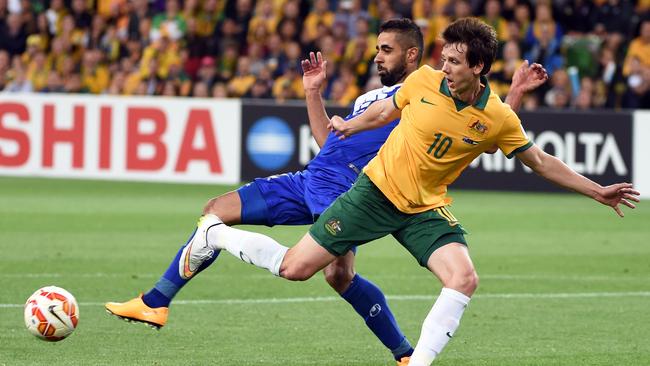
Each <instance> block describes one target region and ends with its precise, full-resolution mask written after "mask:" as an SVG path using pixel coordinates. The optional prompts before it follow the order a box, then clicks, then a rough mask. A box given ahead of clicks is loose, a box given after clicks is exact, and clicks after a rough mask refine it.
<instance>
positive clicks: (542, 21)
mask: <svg viewBox="0 0 650 366" xmlns="http://www.w3.org/2000/svg"><path fill="white" fill-rule="evenodd" d="M561 36H562V30H561V28H560V26H559V25H558V24H557V23H555V21H554V20H553V18H552V17H551V9H550V7H549V6H547V5H544V4H538V5H537V13H536V17H535V21H534V22H533V23H532V24H531V25H530V27H529V30H528V34H527V35H526V42H527V43H528V45H529V47H530V48H529V50H528V52H526V54H525V55H524V58H525V59H527V60H529V61H530V62H537V63H539V64H542V65H543V66H544V67H545V68H546V71H547V72H548V75H549V76H552V75H553V73H554V72H555V70H556V69H558V68H561V67H562V66H563V64H564V59H563V58H562V55H561V54H560V39H561Z"/></svg>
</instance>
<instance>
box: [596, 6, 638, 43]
mask: <svg viewBox="0 0 650 366" xmlns="http://www.w3.org/2000/svg"><path fill="white" fill-rule="evenodd" d="M594 3H595V5H596V7H595V8H594V9H593V11H592V16H591V24H592V26H593V29H594V30H595V31H596V32H599V31H605V32H607V33H618V34H620V35H628V34H629V33H630V20H631V19H632V15H633V14H634V7H633V5H632V3H631V2H630V1H628V0H606V1H601V2H598V1H596V2H594Z"/></svg>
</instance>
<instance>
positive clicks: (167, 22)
mask: <svg viewBox="0 0 650 366" xmlns="http://www.w3.org/2000/svg"><path fill="white" fill-rule="evenodd" d="M179 10H180V9H179V3H178V0H166V1H165V13H164V14H158V15H156V16H154V17H153V20H152V23H151V38H152V39H153V40H154V41H155V40H158V39H159V38H161V37H163V36H167V37H169V38H170V39H171V40H173V41H176V40H179V39H180V38H181V37H183V35H184V34H185V30H186V29H187V24H186V23H185V19H183V17H182V16H181V14H180V13H179Z"/></svg>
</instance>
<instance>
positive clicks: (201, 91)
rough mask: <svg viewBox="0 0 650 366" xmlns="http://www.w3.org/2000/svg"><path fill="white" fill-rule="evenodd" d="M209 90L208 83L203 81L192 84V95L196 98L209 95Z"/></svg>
mask: <svg viewBox="0 0 650 366" xmlns="http://www.w3.org/2000/svg"><path fill="white" fill-rule="evenodd" d="M209 90H210V88H209V86H208V84H206V83H205V82H203V81H199V82H196V83H195V84H194V89H192V96H193V97H197V98H207V97H209V96H210V94H209V93H208V91H209Z"/></svg>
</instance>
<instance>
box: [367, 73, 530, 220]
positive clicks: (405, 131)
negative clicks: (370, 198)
mask: <svg viewBox="0 0 650 366" xmlns="http://www.w3.org/2000/svg"><path fill="white" fill-rule="evenodd" d="M481 82H482V83H483V84H484V85H485V90H484V92H483V94H482V95H481V97H480V98H479V100H478V101H477V102H476V103H475V104H474V105H468V104H466V103H463V102H462V101H459V100H457V99H454V98H453V97H452V96H451V93H450V92H449V88H448V86H447V80H446V79H445V75H444V73H443V72H441V71H436V70H434V69H433V68H431V67H430V66H426V65H425V66H422V67H420V68H419V69H418V70H417V71H415V72H414V73H412V74H411V75H409V76H408V77H407V78H406V80H405V81H404V84H402V87H401V88H400V89H399V90H398V91H397V93H395V95H394V96H393V102H394V103H395V106H396V107H397V108H398V109H400V110H402V116H401V121H400V123H399V124H398V125H397V127H395V129H394V130H393V132H392V133H391V134H390V136H389V137H388V139H387V140H386V143H385V144H384V145H383V146H382V147H381V149H379V152H378V153H377V156H376V157H375V158H374V159H372V160H371V161H370V163H368V165H367V166H366V168H365V169H364V171H365V173H366V174H367V175H368V177H369V178H370V180H372V182H373V183H374V184H375V185H376V186H377V187H378V188H379V189H380V190H381V191H382V193H383V194H384V195H385V196H386V197H387V198H388V199H389V200H390V201H391V202H392V203H393V204H394V205H395V206H396V207H397V208H398V209H399V210H400V211H402V212H405V213H418V212H423V211H426V210H429V209H433V208H436V207H440V206H444V205H446V204H449V203H450V202H451V198H450V197H447V185H449V184H451V183H452V182H453V181H454V180H456V178H457V177H458V176H459V175H460V173H461V172H462V171H463V170H464V169H465V168H466V167H467V166H468V165H469V164H470V163H471V162H472V160H474V159H475V158H476V157H477V156H479V155H480V154H481V153H483V152H484V151H486V150H488V149H489V148H491V147H492V146H494V145H497V146H498V147H499V148H500V149H501V151H503V153H504V154H506V155H507V156H508V157H512V156H513V155H514V154H515V153H517V152H521V151H524V150H526V149H528V148H529V147H530V146H532V143H531V142H530V140H529V139H528V137H527V136H526V133H525V131H524V129H523V128H522V126H521V121H520V120H519V117H517V115H516V114H515V113H514V112H513V111H512V109H510V106H509V105H507V104H505V103H503V102H502V101H501V99H499V97H498V96H497V95H496V94H494V93H492V91H491V90H490V86H489V84H488V83H487V79H486V78H484V77H481Z"/></svg>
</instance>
